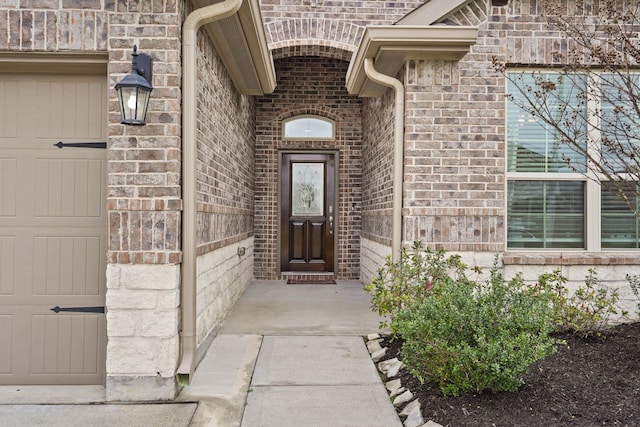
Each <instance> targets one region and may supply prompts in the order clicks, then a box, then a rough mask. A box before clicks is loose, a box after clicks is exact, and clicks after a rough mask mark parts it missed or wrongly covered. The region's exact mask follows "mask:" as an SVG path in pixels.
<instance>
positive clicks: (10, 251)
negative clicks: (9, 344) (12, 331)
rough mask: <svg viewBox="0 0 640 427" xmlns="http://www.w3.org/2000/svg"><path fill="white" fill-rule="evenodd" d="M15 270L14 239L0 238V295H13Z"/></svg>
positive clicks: (9, 237) (8, 237)
mask: <svg viewBox="0 0 640 427" xmlns="http://www.w3.org/2000/svg"><path fill="white" fill-rule="evenodd" d="M15 270H16V239H15V237H13V236H0V295H13V293H14V283H15ZM0 342H3V341H0Z"/></svg>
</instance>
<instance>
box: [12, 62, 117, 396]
mask: <svg viewBox="0 0 640 427" xmlns="http://www.w3.org/2000/svg"><path fill="white" fill-rule="evenodd" d="M106 81H107V79H106V77H104V78H103V77H96V76H93V77H92V76H79V75H74V76H56V75H46V76H44V75H11V76H8V75H2V74H0V180H1V182H0V340H1V341H0V384H101V383H103V382H104V376H105V355H106V320H105V316H104V314H103V313H85V312H77V311H72V312H68V311H61V312H59V313H55V312H53V311H51V309H52V308H54V307H56V306H58V307H61V308H67V309H69V308H71V309H78V308H79V309H82V308H84V307H102V306H104V303H105V292H106V274H105V270H106V259H105V253H106V206H105V203H106V150H103V149H91V148H77V147H64V148H62V149H61V148H58V147H56V146H54V144H56V143H57V142H58V141H62V142H64V143H73V142H104V141H106V118H107V111H106V107H107V102H106V92H107V90H106ZM18 93H19V94H20V96H17V94H18ZM34 110H35V118H34V117H33V111H34ZM27 113H28V114H27ZM7 343H8V345H6V344H7Z"/></svg>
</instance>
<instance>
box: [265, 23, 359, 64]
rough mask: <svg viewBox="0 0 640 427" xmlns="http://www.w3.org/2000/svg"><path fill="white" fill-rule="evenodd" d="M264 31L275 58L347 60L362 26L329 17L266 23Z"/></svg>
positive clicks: (353, 49)
mask: <svg viewBox="0 0 640 427" xmlns="http://www.w3.org/2000/svg"><path fill="white" fill-rule="evenodd" d="M265 32H266V36H267V43H268V46H269V49H270V50H271V51H272V53H273V56H274V58H275V59H277V58H283V57H286V56H325V57H329V58H336V59H341V60H344V61H349V60H350V59H351V54H352V53H353V52H354V51H355V49H356V47H357V44H358V43H359V41H360V39H361V37H362V34H363V33H364V27H363V26H361V25H357V24H354V23H351V22H346V21H339V20H335V19H328V18H320V19H308V18H289V19H282V20H277V21H272V22H269V23H267V24H266V25H265Z"/></svg>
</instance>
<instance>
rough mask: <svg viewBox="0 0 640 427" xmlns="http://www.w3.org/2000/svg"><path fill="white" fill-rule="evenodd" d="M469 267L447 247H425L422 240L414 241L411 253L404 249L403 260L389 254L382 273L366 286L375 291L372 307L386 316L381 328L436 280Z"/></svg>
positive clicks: (381, 269)
mask: <svg viewBox="0 0 640 427" xmlns="http://www.w3.org/2000/svg"><path fill="white" fill-rule="evenodd" d="M465 268H466V267H465V265H464V264H463V263H462V262H461V261H460V257H459V256H458V255H450V256H446V252H445V251H444V250H437V251H434V250H432V249H430V248H425V247H424V246H423V244H422V242H419V241H417V242H414V243H413V246H412V248H411V252H407V250H406V249H405V248H403V249H402V253H401V257H400V261H399V262H396V263H394V262H392V261H391V257H387V260H386V262H385V264H384V266H382V267H381V268H380V269H378V275H377V276H376V277H375V278H374V279H373V280H372V282H371V283H370V284H369V285H367V286H365V290H366V291H367V292H369V293H370V294H371V308H372V310H373V311H375V312H377V313H378V314H379V315H380V316H381V317H382V318H383V319H384V320H382V321H381V322H380V328H381V329H382V328H386V327H388V326H389V325H390V319H391V318H393V315H394V313H396V312H398V311H399V310H402V309H403V308H404V307H405V306H407V304H410V303H413V302H415V301H417V300H421V299H422V298H424V296H425V290H427V289H429V288H430V287H431V284H432V283H433V281H434V280H437V279H439V278H444V277H448V276H449V275H453V276H454V277H456V276H458V275H460V274H462V272H463V271H464V269H465Z"/></svg>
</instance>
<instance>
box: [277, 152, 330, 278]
mask: <svg viewBox="0 0 640 427" xmlns="http://www.w3.org/2000/svg"><path fill="white" fill-rule="evenodd" d="M281 165H282V168H281V172H280V173H281V178H280V182H281V189H280V194H281V204H280V206H281V209H282V210H281V213H280V233H281V239H280V242H281V243H280V244H281V247H280V269H281V271H292V272H298V271H299V272H333V271H334V264H335V260H334V256H335V254H334V253H335V250H334V236H335V230H334V227H335V220H336V213H337V212H336V206H335V154H333V153H320V154H318V153H285V154H282V163H281Z"/></svg>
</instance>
